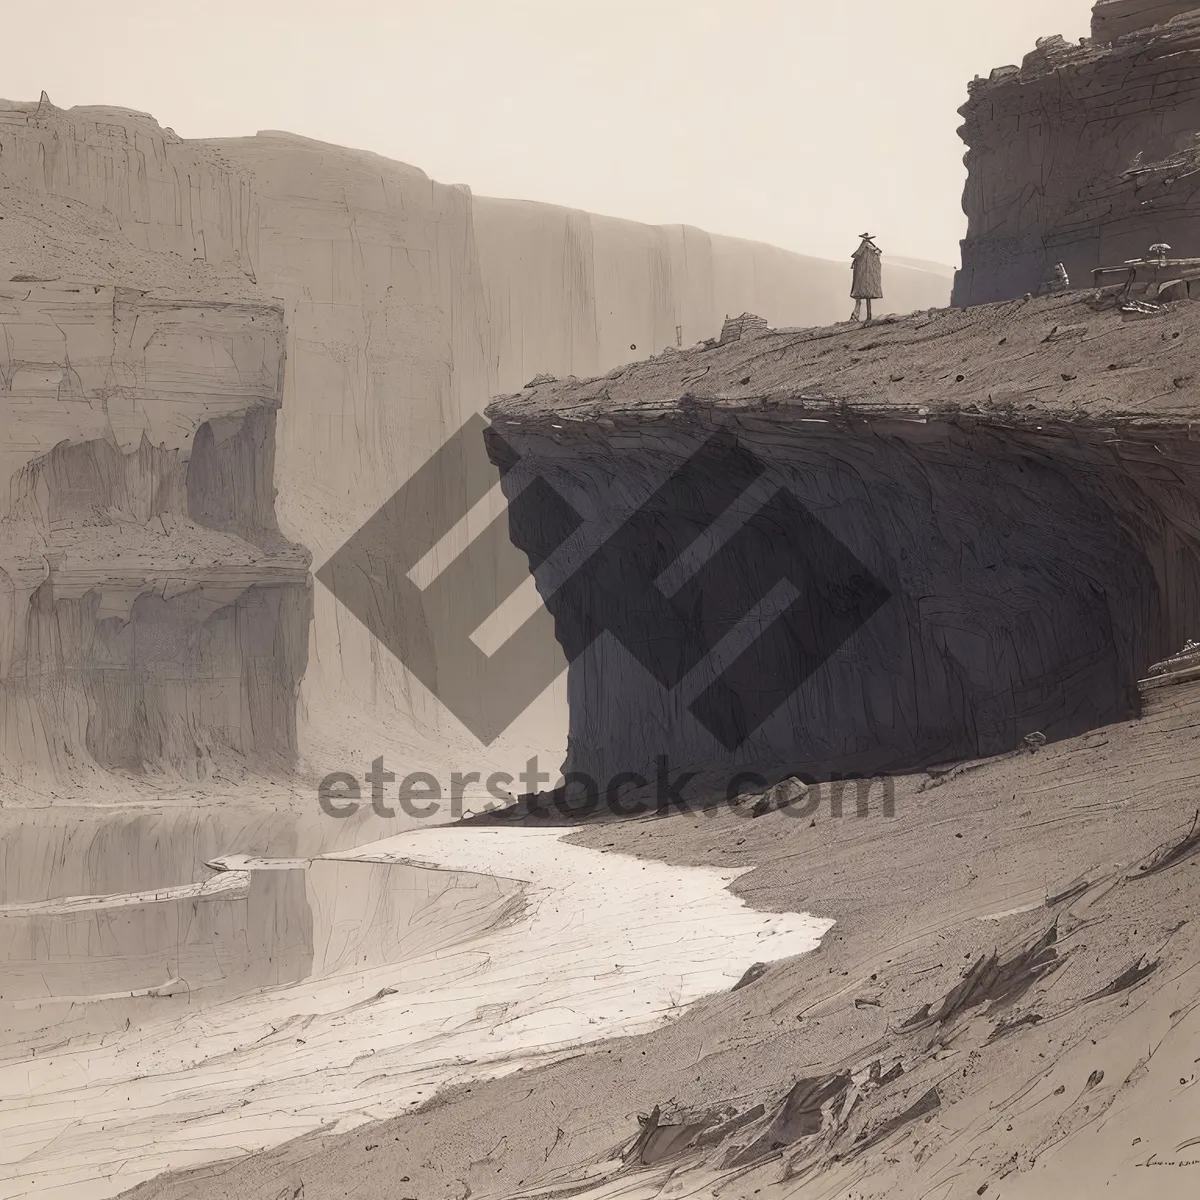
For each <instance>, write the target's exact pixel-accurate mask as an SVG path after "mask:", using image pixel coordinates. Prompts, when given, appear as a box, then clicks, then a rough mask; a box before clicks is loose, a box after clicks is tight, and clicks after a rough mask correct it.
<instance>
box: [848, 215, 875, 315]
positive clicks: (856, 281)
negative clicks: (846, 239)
mask: <svg viewBox="0 0 1200 1200" xmlns="http://www.w3.org/2000/svg"><path fill="white" fill-rule="evenodd" d="M858 236H859V237H861V238H862V242H861V243H860V244H859V247H858V249H857V250H855V252H854V253H853V254H852V255H851V256H850V266H851V268H852V270H853V272H854V278H853V280H852V282H851V284H850V299H851V300H853V301H854V312H853V314H852V315H851V317H850V320H852V321H857V320H859V319H860V318H861V316H862V302H863V301H864V300H865V301H866V302H867V320H868V321H869V320H870V319H871V301H872V300H882V299H883V266H882V264H881V263H880V261H879V260H880V259H881V258H882V257H883V251H882V250H880V249H879V247H878V246H876V245H875V242H874V240H873V239H872V236H871V234H869V233H860V234H859V235H858Z"/></svg>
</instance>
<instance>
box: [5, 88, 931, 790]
mask: <svg viewBox="0 0 1200 1200" xmlns="http://www.w3.org/2000/svg"><path fill="white" fill-rule="evenodd" d="M0 277H4V278H15V279H16V280H18V281H19V280H25V279H35V280H51V281H58V282H59V283H60V284H64V285H65V284H68V283H70V281H75V282H76V283H82V284H83V285H86V286H88V287H89V288H91V287H96V286H100V287H114V286H115V287H118V288H129V289H134V290H137V291H142V292H147V293H149V294H151V295H152V296H153V297H156V298H159V299H166V300H180V301H183V302H185V303H187V304H191V303H194V302H198V301H205V302H210V301H222V302H233V301H237V302H244V303H256V304H264V303H265V304H278V305H279V306H280V308H281V310H282V329H283V330H284V333H283V347H282V348H283V351H284V354H283V360H284V361H285V363H286V366H285V368H284V371H283V376H282V386H281V389H280V391H279V394H278V396H277V397H275V398H274V399H275V400H277V401H278V405H277V409H276V407H272V410H271V417H270V420H271V421H272V422H277V427H276V428H275V432H274V440H275V459H274V473H275V484H276V487H277V489H278V495H277V497H275V500H274V512H275V518H274V519H277V521H278V526H279V529H280V530H281V531H282V534H281V536H282V537H284V538H286V539H288V540H289V541H290V542H291V543H295V544H298V545H300V546H303V547H304V548H305V549H307V550H308V551H309V552H311V554H312V556H313V559H314V560H315V562H316V563H317V564H320V563H321V562H323V561H324V560H325V559H327V558H328V557H329V556H330V555H332V554H333V553H334V552H335V551H336V550H337V549H338V548H339V547H340V546H341V545H342V544H343V542H344V541H345V540H346V539H347V538H348V537H349V536H350V535H351V534H352V533H353V532H354V531H355V530H357V529H358V528H359V526H361V524H362V523H363V522H364V521H365V520H366V519H367V518H368V517H370V516H371V515H372V514H373V513H374V512H375V511H376V510H377V509H378V508H379V507H380V506H381V505H383V504H384V502H385V501H387V500H388V499H389V498H390V497H391V496H392V494H393V493H394V492H395V491H396V489H397V488H398V487H399V486H400V484H401V483H402V482H403V481H404V480H405V479H407V478H408V477H409V476H410V475H411V474H412V473H413V471H415V470H416V468H417V467H418V466H419V465H420V464H421V463H422V462H424V461H425V460H426V459H427V458H428V457H429V456H430V455H431V454H432V453H433V452H434V451H435V450H436V448H437V447H438V446H439V445H440V444H441V443H442V442H443V441H444V440H445V439H446V437H448V436H449V434H451V433H452V432H453V431H454V430H456V429H457V428H458V427H459V426H460V425H461V424H462V423H463V421H464V420H465V419H466V417H467V416H468V415H469V414H471V413H475V412H478V411H480V410H482V408H483V406H484V404H485V403H486V402H487V400H488V399H489V397H491V396H492V395H494V394H496V393H497V392H498V391H503V390H510V389H512V388H515V387H519V386H521V384H523V383H524V382H526V380H527V379H529V378H531V377H532V376H533V375H536V374H538V373H544V372H549V373H551V374H556V375H568V374H572V373H591V372H595V371H600V370H607V369H609V368H611V367H612V366H614V365H616V364H618V363H622V362H629V361H633V360H636V359H638V358H641V357H643V356H644V355H645V354H646V353H647V351H649V350H652V349H661V348H662V347H663V346H667V345H677V344H683V345H687V344H691V343H694V342H696V341H698V340H700V339H702V338H705V337H709V336H711V335H713V334H715V333H716V332H717V330H718V329H719V327H720V323H721V321H722V319H723V318H724V316H725V315H726V313H727V312H730V311H740V310H741V309H743V308H754V309H755V310H756V311H760V312H764V313H766V314H768V315H769V316H771V317H772V318H773V319H775V320H778V321H779V322H781V323H792V322H800V323H813V322H821V321H832V320H836V319H840V318H842V317H844V315H845V311H844V310H845V309H846V307H847V299H846V296H845V293H846V292H847V291H848V281H849V269H848V265H843V264H833V263H827V262H823V261H821V260H816V259H807V258H803V257H802V256H799V255H794V254H789V253H787V252H784V251H780V250H776V249H774V248H771V247H766V246H760V245H757V244H754V243H746V242H738V241H737V240H735V239H729V238H720V237H710V236H709V235H706V234H703V233H701V232H700V231H698V230H693V229H685V228H682V227H671V228H657V227H649V226H643V225H638V224H636V223H633V222H627V221H616V220H610V219H606V218H601V217H594V216H591V215H589V214H585V213H580V212H573V211H568V210H565V209H559V208H554V207H552V206H546V205H538V204H532V203H525V202H520V201H502V200H487V199H482V198H476V197H473V196H472V195H471V193H470V191H469V190H468V189H467V188H465V187H462V186H447V185H442V184H438V183H435V182H434V181H432V180H430V179H429V178H428V177H427V176H425V175H424V174H423V173H422V172H421V171H419V170H417V169H415V168H413V167H409V166H405V165H404V164H401V163H396V162H392V161H390V160H387V159H384V158H381V157H379V156H378V155H374V154H370V153H367V152H361V151H354V150H348V149H345V148H342V147H336V146H330V145H326V144H322V143H318V142H313V141H309V140H307V139H304V138H300V137H296V136H293V135H290V134H285V133H273V132H268V133H260V134H259V135H257V136H255V137H252V138H241V139H232V140H217V141H185V140H183V139H180V138H179V137H177V136H176V135H175V134H174V133H173V132H172V131H171V130H170V129H164V128H162V127H160V126H159V125H158V124H157V122H155V121H154V120H153V118H151V117H149V116H148V115H146V114H142V113H135V112H130V111H128V110H124V109H112V108H103V107H89V108H77V109H71V110H67V111H64V110H60V109H58V108H56V107H55V106H54V105H53V104H52V103H51V102H50V101H49V99H48V98H47V97H45V96H43V97H42V99H41V101H40V102H39V103H37V104H7V105H0ZM886 281H887V289H888V304H889V306H891V307H894V308H897V309H900V310H911V309H917V308H927V307H930V306H933V305H936V304H940V303H944V301H945V297H946V292H947V283H946V280H945V279H944V278H942V277H940V276H938V275H936V274H934V273H931V272H927V271H923V270H920V269H914V268H910V267H905V266H900V265H897V266H895V267H893V268H890V269H889V270H888V273H887V276H886ZM71 286H74V284H71ZM71 353H72V358H71V362H72V364H74V362H75V358H74V351H73V350H72V352H71ZM64 354H65V351H64ZM62 357H63V356H62V355H60V359H61V358H62ZM53 365H54V368H55V370H57V371H59V372H60V373H61V369H62V367H63V366H64V365H65V362H63V361H60V360H59V359H56V360H54V364H53ZM55 378H57V375H56V376H55ZM42 403H47V402H46V401H42ZM64 419H65V418H64V416H63V412H62V411H61V410H55V415H54V417H53V421H54V422H55V428H54V433H53V439H52V440H50V441H43V442H39V443H38V444H39V445H40V446H41V453H42V454H49V453H50V452H52V451H53V452H54V453H55V454H58V455H59V456H60V457H61V456H63V455H66V454H67V453H68V449H69V450H70V453H72V454H78V453H79V451H78V450H76V449H74V447H75V446H76V445H77V444H80V443H83V442H85V441H88V442H92V441H95V440H96V439H97V438H98V437H100V436H102V435H101V434H97V433H95V432H94V431H92V432H88V431H87V430H84V429H80V430H76V429H74V428H70V427H69V426H70V421H69V420H67V421H66V424H65V425H64V424H63V421H64ZM102 423H103V422H101V424H102ZM254 430H255V431H256V432H255V436H258V435H259V434H262V435H263V436H264V437H267V436H268V431H267V427H266V426H265V425H255V426H254ZM47 436H49V435H47ZM103 436H105V437H107V436H108V435H107V434H103ZM114 436H116V437H117V441H118V443H120V435H119V433H118V434H115V435H114ZM147 436H148V439H149V447H148V449H146V450H145V451H142V452H141V453H144V454H145V455H146V456H148V457H151V458H152V457H153V456H154V455H158V454H160V453H161V452H162V450H161V447H162V446H163V445H167V447H168V450H172V449H173V451H174V452H175V453H176V455H177V462H176V465H175V466H173V467H172V468H171V469H172V470H174V471H176V473H177V475H178V473H179V472H183V473H184V475H186V476H187V478H188V480H189V484H188V486H189V487H191V486H193V485H192V483H191V480H192V477H193V476H194V477H195V478H196V480H199V478H200V473H201V472H208V479H209V483H208V485H206V486H207V488H208V490H207V492H206V495H208V497H209V499H208V500H207V501H205V503H206V504H208V505H210V506H215V507H209V508H205V509H204V514H205V515H204V519H205V520H207V521H209V522H210V523H215V524H214V527H219V528H220V530H221V531H222V532H223V533H225V532H227V531H229V530H232V529H233V528H234V526H235V525H236V523H237V522H238V521H240V520H243V519H250V518H249V517H248V516H246V515H245V514H244V513H243V514H242V515H239V513H238V512H235V511H234V508H235V507H236V504H235V503H234V499H235V498H233V497H230V496H228V494H226V497H225V499H224V500H219V499H217V497H218V496H219V494H220V493H221V492H222V490H223V489H222V485H221V483H220V481H224V484H225V485H226V486H225V488H224V490H225V492H226V493H227V491H228V487H227V485H228V484H229V483H230V482H232V480H233V478H234V475H231V474H229V470H230V464H232V462H233V460H232V459H229V460H227V461H226V464H225V465H224V466H222V465H219V464H215V463H212V462H209V464H208V465H207V466H205V467H201V466H199V465H189V463H190V461H191V460H190V458H189V456H190V455H191V449H190V446H191V442H190V441H188V439H187V438H184V439H183V440H182V441H180V440H179V439H176V442H162V440H161V437H160V435H159V434H158V433H155V432H153V431H151V432H149V433H148V435H147ZM222 437H223V435H222V434H220V433H214V439H213V442H212V443H210V442H209V441H208V440H207V438H208V435H202V436H200V435H198V436H197V438H196V441H195V443H194V444H195V447H196V448H197V453H203V454H204V455H206V456H208V457H209V458H211V453H212V451H211V446H212V445H217V444H221V445H223V444H224V443H223V442H222ZM156 438H159V440H158V441H156V440H155V439H156ZM60 442H61V443H66V444H67V445H65V446H63V447H61V448H60V449H59V450H55V447H56V446H58V444H59V443H60ZM239 445H242V443H239ZM14 453H16V454H17V457H16V458H14V459H13V460H12V463H11V464H10V465H12V466H13V469H14V470H16V469H18V468H20V469H24V468H23V467H21V465H20V464H21V462H23V461H24V460H22V459H21V458H20V455H21V454H22V453H24V451H23V450H20V448H18V450H17V451H14ZM89 453H90V452H89ZM231 453H232V452H231ZM237 453H248V451H246V450H245V449H244V447H243V449H241V450H238V451H237ZM247 461H249V460H247ZM262 462H263V464H265V460H262ZM260 465H262V464H260ZM105 469H106V470H108V469H109V467H105ZM256 469H258V468H256ZM263 469H265V466H263ZM222 472H224V474H223V473H222ZM182 477H183V476H179V478H182ZM195 486H199V484H198V483H197V484H196V485H195ZM189 494H190V493H189ZM243 500H244V501H245V503H246V504H247V505H249V510H248V511H249V512H252V513H253V514H256V515H255V517H254V519H255V520H258V519H265V510H264V508H263V504H264V503H265V501H264V500H263V498H262V496H257V497H256V496H250V495H247V496H244V497H241V496H239V497H237V498H236V501H237V503H241V501H243ZM111 503H112V501H111V498H109V499H106V504H111ZM139 503H141V501H139ZM222 505H224V507H222ZM231 505H233V507H231ZM139 512H140V510H139ZM73 519H74V518H72V520H73ZM138 519H139V520H141V519H143V518H142V517H141V516H139V518H138ZM235 534H236V531H235ZM235 534H230V536H234V535H235ZM399 535H400V531H399V530H398V531H397V536H399ZM237 536H240V535H237ZM243 540H244V539H243ZM41 570H42V572H43V575H46V574H47V572H48V568H47V567H45V566H43V567H42V568H41ZM35 574H36V572H35V571H33V568H32V567H29V568H28V571H27V575H28V579H32V578H33V575H35ZM477 577H478V579H479V586H480V587H481V588H483V589H484V590H486V589H487V588H488V587H489V586H490V585H489V581H488V579H487V577H486V572H485V573H483V574H482V575H478V576H477ZM22 579H23V580H25V579H26V577H25V576H23V577H22ZM7 586H9V587H10V590H14V589H16V585H15V584H14V583H12V582H10V583H9V584H8V585H7ZM25 586H26V583H25V582H22V584H21V587H25ZM13 594H15V590H14V591H13ZM21 594H22V595H24V592H22V593H21ZM72 602H74V601H72ZM21 603H22V604H24V603H25V601H24V600H22V601H21ZM311 604H312V609H313V620H312V626H311V631H310V637H309V646H308V654H307V669H306V671H305V673H304V680H303V683H302V684H301V690H300V703H299V718H298V721H299V727H298V731H297V733H296V743H297V747H298V751H299V753H300V755H301V757H302V758H304V757H305V756H306V755H307V757H308V758H310V759H313V760H314V761H316V760H317V759H319V760H320V761H319V762H317V763H316V769H317V770H318V771H319V774H322V775H323V774H325V773H326V772H327V771H328V770H333V769H347V768H349V769H355V770H357V769H359V761H358V760H359V758H361V756H362V754H363V753H365V751H364V749H363V747H364V746H367V745H368V744H369V743H371V741H372V739H376V742H375V744H377V745H379V747H380V748H382V746H383V745H386V744H390V742H394V741H395V740H396V739H397V738H398V737H399V736H400V733H399V732H398V731H402V730H405V729H417V730H426V731H430V732H432V733H433V734H435V735H436V736H437V737H438V738H439V740H441V741H443V742H444V741H445V740H447V739H450V740H454V739H455V738H457V739H458V741H459V742H460V743H463V744H465V745H468V746H469V744H470V739H469V738H468V737H467V736H466V735H465V734H464V733H463V731H462V730H461V729H458V728H457V727H456V726H455V723H454V722H453V720H451V719H449V718H447V717H446V716H445V714H444V712H443V710H442V709H441V708H440V706H439V705H438V703H437V702H436V701H435V700H433V698H432V697H431V696H430V695H429V694H428V693H427V692H426V691H425V690H424V688H423V687H422V686H420V685H419V684H416V683H415V682H414V680H413V679H412V677H411V676H410V675H409V674H408V672H407V671H406V670H405V669H404V668H403V667H402V666H401V665H400V664H399V663H398V662H397V661H396V660H395V659H394V658H393V657H392V656H391V655H390V654H389V653H388V651H387V650H386V649H384V648H383V647H382V646H381V645H380V643H379V642H378V641H377V640H376V639H375V638H374V637H373V636H372V635H371V634H370V633H368V632H367V630H366V629H365V628H364V627H363V626H362V625H361V624H360V623H359V622H358V621H357V620H356V619H355V618H354V617H353V616H352V615H351V613H350V612H349V611H348V610H347V609H345V608H344V607H343V606H342V605H341V604H340V603H339V602H338V601H337V600H335V599H334V597H333V596H332V594H330V593H329V592H328V591H327V590H326V589H325V588H324V587H323V586H321V585H317V586H316V587H315V589H314V590H313V591H312V593H311ZM13 619H14V620H16V621H17V622H18V623H20V622H23V621H25V620H26V619H27V616H26V614H24V613H23V612H22V614H21V615H20V616H19V617H17V618H13ZM291 619H292V618H290V617H289V618H288V620H291ZM418 624H420V622H418ZM408 632H410V633H411V636H413V637H417V638H420V637H422V636H424V634H423V631H422V629H420V628H416V629H414V630H412V631H408ZM291 636H292V635H291V634H290V633H289V635H288V638H289V639H290V638H291ZM288 645H289V649H288V651H287V653H288V655H292V653H293V651H292V649H291V648H290V647H291V642H290V640H289V643H288ZM292 661H294V660H293V659H290V658H289V662H292ZM289 669H290V668H289ZM47 720H49V719H48V718H47ZM52 723H53V722H51V724H52ZM6 729H7V730H8V732H9V733H11V726H7V727H6ZM239 736H240V735H239ZM289 737H290V735H289ZM101 740H102V741H104V739H101ZM231 740H232V742H235V743H237V742H238V739H237V738H236V737H234V738H232V739H231ZM552 740H554V739H552ZM71 741H72V745H74V744H75V742H76V741H78V739H77V738H74V737H72V739H71ZM106 744H107V743H106ZM238 744H240V743H238ZM84 745H85V748H86V746H87V739H86V737H85V738H84ZM95 751H96V747H95V746H94V745H93V746H92V748H91V749H89V750H87V753H88V754H89V755H91V754H92V753H94V752H95ZM375 752H376V751H372V752H371V755H369V756H368V757H371V756H373V754H374V753H375ZM5 753H6V754H8V755H12V756H15V759H16V761H17V762H18V763H20V762H29V761H41V756H42V755H43V754H44V753H45V750H44V748H43V747H42V746H41V745H40V744H30V743H29V742H28V740H27V735H24V734H22V735H21V737H19V738H18V739H17V741H16V743H14V742H13V741H12V739H11V738H10V739H9V741H8V743H7V744H6V749H5ZM72 753H74V751H72ZM157 753H158V751H157V750H156V749H155V747H154V746H152V745H151V744H150V743H145V742H138V741H136V740H135V742H134V743H132V744H129V745H125V746H123V747H122V748H121V749H120V750H119V751H118V750H117V748H115V747H111V748H110V749H109V750H108V751H105V754H104V755H102V756H101V757H102V759H103V760H104V761H105V762H120V763H123V764H132V763H133V762H135V760H137V759H138V758H139V756H144V755H145V756H149V758H150V759H154V758H155V755H156V754H157ZM347 754H353V761H351V762H349V763H348V761H347V757H346V756H347ZM176 757H177V756H176ZM52 758H53V761H54V762H55V763H56V764H57V765H59V766H65V765H66V764H67V763H68V762H69V761H70V760H68V759H67V758H65V757H64V756H63V755H62V754H58V753H57V752H52ZM176 765H178V764H176Z"/></svg>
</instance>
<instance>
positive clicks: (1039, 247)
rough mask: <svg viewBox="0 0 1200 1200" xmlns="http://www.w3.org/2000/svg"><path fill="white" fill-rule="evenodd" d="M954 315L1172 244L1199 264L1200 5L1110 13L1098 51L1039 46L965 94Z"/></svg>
mask: <svg viewBox="0 0 1200 1200" xmlns="http://www.w3.org/2000/svg"><path fill="white" fill-rule="evenodd" d="M959 111H960V112H961V113H962V116H963V124H962V126H961V128H960V130H959V133H960V135H961V136H962V138H963V140H964V141H965V142H966V144H967V153H966V156H965V158H964V162H965V163H966V166H967V173H968V178H967V184H966V189H965V191H964V195H963V209H964V211H965V212H966V214H967V217H968V228H967V236H966V238H965V240H964V241H963V243H962V269H961V270H960V271H959V273H958V276H957V278H956V281H955V288H954V303H955V304H959V305H964V304H980V303H987V302H990V301H995V300H1004V299H1010V298H1013V297H1017V296H1021V295H1024V294H1025V293H1028V292H1036V291H1037V289H1038V287H1039V285H1040V284H1041V283H1042V282H1043V280H1045V279H1046V278H1047V277H1048V275H1049V273H1050V272H1052V271H1053V269H1054V267H1055V264H1057V263H1062V264H1063V265H1064V266H1065V267H1066V270H1067V273H1068V275H1069V277H1070V280H1071V283H1072V285H1073V286H1075V287H1088V286H1090V285H1091V283H1092V271H1093V269H1094V268H1096V267H1100V266H1109V265H1113V264H1119V263H1122V262H1125V261H1126V260H1129V259H1133V258H1140V257H1142V256H1143V255H1145V254H1146V252H1147V250H1148V248H1149V247H1150V246H1152V245H1154V244H1157V243H1166V244H1168V245H1170V246H1171V247H1172V248H1173V251H1174V253H1175V254H1176V255H1181V256H1191V257H1195V256H1196V255H1200V199H1198V196H1200V193H1198V192H1197V189H1196V187H1195V181H1196V178H1197V174H1196V173H1197V171H1200V5H1197V4H1194V3H1193V4H1185V3H1149V2H1147V0H1142V2H1141V3H1138V2H1135V0H1110V2H1108V3H1103V2H1102V3H1100V4H1097V5H1096V9H1095V17H1094V20H1093V38H1092V39H1091V40H1090V41H1085V42H1083V43H1082V44H1078V45H1073V44H1069V43H1067V42H1066V41H1064V40H1063V38H1062V37H1060V36H1054V37H1046V38H1042V39H1040V40H1039V41H1038V43H1037V47H1036V49H1034V50H1033V51H1031V52H1030V53H1029V54H1027V55H1026V56H1025V59H1024V61H1023V62H1022V63H1021V65H1020V66H1015V65H1014V66H1005V67H998V68H997V69H995V70H994V71H992V73H991V75H990V77H989V78H987V79H982V78H977V79H976V80H975V81H974V82H973V83H972V84H970V86H969V98H968V100H967V102H966V104H965V105H964V106H963V107H962V108H961V109H960V110H959Z"/></svg>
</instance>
